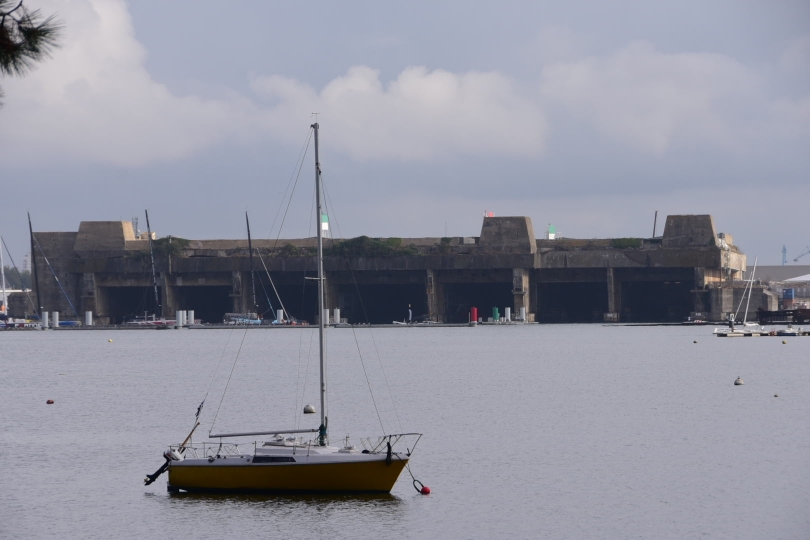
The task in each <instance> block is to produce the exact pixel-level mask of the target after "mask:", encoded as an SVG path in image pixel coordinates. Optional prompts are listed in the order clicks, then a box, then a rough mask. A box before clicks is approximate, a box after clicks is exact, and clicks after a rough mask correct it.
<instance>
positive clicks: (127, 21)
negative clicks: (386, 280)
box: [0, 0, 546, 166]
mask: <svg viewBox="0 0 810 540" xmlns="http://www.w3.org/2000/svg"><path fill="white" fill-rule="evenodd" d="M38 7H40V8H41V9H42V11H43V12H44V13H53V12H57V11H62V13H60V16H61V17H63V18H65V19H66V35H65V39H64V43H63V46H62V47H61V48H60V49H59V50H58V51H57V52H56V53H55V55H54V58H52V59H49V60H47V61H46V62H44V63H43V64H41V65H40V66H38V67H37V69H36V70H35V71H34V72H33V73H32V74H30V75H29V76H28V77H26V78H23V79H9V80H7V81H5V82H4V84H5V89H6V94H7V98H6V102H7V104H6V107H5V108H4V109H3V111H2V112H0V114H2V124H0V159H3V160H5V161H6V162H16V163H26V162H31V161H32V160H38V161H42V160H43V159H50V160H52V161H60V162H61V161H64V160H74V161H80V162H81V161H89V162H95V163H107V164H114V165H122V166H139V165H145V164H149V163H152V162H155V161H165V160H176V159H182V158H187V157H189V156H192V155H194V154H195V153H199V152H200V151H202V150H204V149H206V148H208V147H211V146H213V145H216V144H220V143H222V142H223V141H225V140H229V139H233V138H240V139H245V138H247V139H250V138H257V137H259V136H261V135H263V134H266V133H269V134H271V135H273V136H275V137H276V138H277V139H279V140H282V141H290V142H292V143H295V144H298V143H299V142H300V141H299V140H298V139H300V137H299V136H298V135H300V129H301V127H302V124H303V125H304V126H305V125H306V122H307V121H309V119H310V113H311V112H314V111H317V112H320V113H323V117H322V118H323V123H324V124H327V123H328V125H329V128H330V131H332V132H333V133H340V134H341V136H340V139H339V140H338V141H336V142H337V145H336V148H337V149H340V150H343V151H345V152H347V153H348V154H350V155H351V156H352V157H354V158H356V159H360V160H365V159H388V158H397V159H416V160H428V159H435V158H441V157H443V156H458V155H471V154H485V155H495V156H504V155H506V156H512V155H521V156H536V155H539V154H540V153H541V152H542V148H543V145H544V141H545V135H546V123H545V120H544V118H543V115H542V113H541V111H540V110H539V107H538V105H537V104H536V103H533V102H531V101H529V100H528V99H526V98H523V97H521V95H520V92H519V89H518V88H517V86H516V84H515V83H514V82H512V81H510V80H509V79H508V78H507V77H505V76H503V75H500V74H497V73H479V72H470V73H464V74H455V73H451V72H448V71H444V70H435V71H428V70H426V69H425V68H420V67H413V68H408V69H405V70H404V71H403V72H402V73H400V75H399V76H398V78H397V79H396V80H394V81H392V82H391V83H389V84H388V85H384V84H383V83H382V82H381V81H380V78H379V72H377V71H376V70H373V69H371V68H368V67H365V66H357V67H353V68H351V69H349V70H348V72H347V73H346V75H344V76H342V77H338V78H336V79H334V80H332V81H331V82H329V83H328V84H327V85H326V86H325V87H324V88H323V89H322V90H320V91H316V90H314V89H313V88H311V87H309V86H308V85H306V84H304V83H301V82H298V81H295V80H292V79H286V78H283V77H279V76H269V77H256V78H255V79H254V80H253V88H254V89H255V90H257V91H258V92H260V93H261V94H263V95H265V96H269V97H272V99H273V100H274V103H272V104H269V105H267V104H262V105H266V107H265V108H261V107H259V106H258V105H257V103H256V102H254V101H253V100H251V99H248V98H246V97H244V96H240V95H238V94H236V93H231V94H229V95H227V96H225V98H223V99H205V98H202V97H198V96H194V95H188V96H179V95H176V94H173V93H172V92H171V91H170V90H169V89H168V88H167V87H166V86H164V85H163V84H161V83H159V82H157V81H155V80H154V79H152V77H151V76H150V74H149V72H148V71H147V69H146V68H145V60H146V51H145V49H144V48H143V46H142V45H141V44H140V43H139V42H138V40H137V39H136V37H135V33H134V29H133V25H132V21H131V17H130V14H129V12H128V10H127V6H126V4H125V3H124V2H123V1H119V0H106V1H105V0H74V1H72V2H70V3H69V4H67V5H66V4H64V3H59V2H55V1H50V2H48V1H43V2H41V5H38ZM293 138H294V139H295V140H292V139H293Z"/></svg>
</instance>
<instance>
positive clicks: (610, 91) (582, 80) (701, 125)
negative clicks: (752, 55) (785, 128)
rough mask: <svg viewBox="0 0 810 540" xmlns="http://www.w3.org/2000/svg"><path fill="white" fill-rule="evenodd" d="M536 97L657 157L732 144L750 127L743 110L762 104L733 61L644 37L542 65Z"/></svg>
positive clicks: (748, 76) (749, 77)
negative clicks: (679, 50) (657, 44)
mask: <svg viewBox="0 0 810 540" xmlns="http://www.w3.org/2000/svg"><path fill="white" fill-rule="evenodd" d="M541 95H542V97H543V99H545V100H547V101H548V102H551V103H561V104H562V105H563V106H565V107H566V108H567V110H568V111H569V112H570V113H571V114H573V115H574V116H577V117H579V118H583V119H585V120H586V121H588V122H590V123H592V124H593V125H594V126H595V127H596V128H597V129H598V130H599V132H601V133H602V134H603V135H605V136H607V137H608V138H611V139H615V140H618V141H621V142H622V143H624V144H627V145H630V146H631V147H633V148H636V149H637V150H640V151H642V152H646V153H651V154H653V155H658V156H660V155H663V154H664V153H666V152H667V151H668V150H670V149H671V148H672V147H673V146H675V145H678V144H695V143H698V144H710V145H713V146H718V147H729V146H735V145H737V144H738V143H740V142H742V141H741V138H742V137H744V136H746V135H747V134H750V133H752V132H753V131H754V130H753V129H752V127H753V126H750V125H747V122H746V121H747V120H748V119H750V109H749V110H748V111H746V108H748V107H751V106H754V107H755V108H758V107H761V106H762V102H761V101H762V100H761V96H759V81H758V79H757V77H756V76H755V75H754V74H753V73H752V72H751V71H750V70H749V69H748V68H746V66H744V65H743V64H741V63H740V62H738V61H736V60H734V59H732V58H729V57H727V56H724V55H720V54H706V53H683V54H668V53H661V52H658V51H656V50H655V48H654V47H653V46H652V45H651V44H649V43H646V42H636V43H632V44H630V45H628V46H626V47H624V48H622V49H620V50H618V51H616V52H615V53H613V54H610V55H607V56H604V57H590V58H586V59H583V60H577V61H573V62H564V63H556V64H551V65H548V66H546V67H545V68H544V69H543V71H542V76H541ZM757 101H759V102H760V103H757Z"/></svg>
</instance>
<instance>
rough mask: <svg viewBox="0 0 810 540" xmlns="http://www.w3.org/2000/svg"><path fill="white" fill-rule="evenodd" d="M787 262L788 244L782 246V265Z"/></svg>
mask: <svg viewBox="0 0 810 540" xmlns="http://www.w3.org/2000/svg"><path fill="white" fill-rule="evenodd" d="M786 264H787V246H784V245H783V246H782V266H785V265H786Z"/></svg>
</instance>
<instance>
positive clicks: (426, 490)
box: [413, 478, 430, 495]
mask: <svg viewBox="0 0 810 540" xmlns="http://www.w3.org/2000/svg"><path fill="white" fill-rule="evenodd" d="M417 484H418V485H417ZM413 487H414V489H415V490H416V491H418V492H419V493H421V494H422V495H430V488H429V487H427V486H426V485H424V484H423V483H422V482H420V481H419V480H417V479H416V478H414V479H413Z"/></svg>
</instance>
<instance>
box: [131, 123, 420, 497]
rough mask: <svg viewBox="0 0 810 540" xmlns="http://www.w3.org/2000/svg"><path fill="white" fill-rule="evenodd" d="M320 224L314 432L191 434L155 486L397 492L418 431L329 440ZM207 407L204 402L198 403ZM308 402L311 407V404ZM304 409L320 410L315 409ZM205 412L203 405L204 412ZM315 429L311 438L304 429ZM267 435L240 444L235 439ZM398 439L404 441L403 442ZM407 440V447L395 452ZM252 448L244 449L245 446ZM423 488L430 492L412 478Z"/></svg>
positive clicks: (170, 455)
mask: <svg viewBox="0 0 810 540" xmlns="http://www.w3.org/2000/svg"><path fill="white" fill-rule="evenodd" d="M311 127H312V129H313V130H314V137H315V183H316V190H315V191H316V206H317V208H316V217H317V223H318V224H320V221H321V216H322V214H323V212H322V208H321V189H322V188H321V170H320V163H319V160H318V127H319V126H318V124H317V123H315V124H313V125H312V126H311ZM316 228H317V229H318V255H317V257H318V262H317V266H318V280H317V281H318V313H319V314H320V316H319V317H318V336H319V348H320V382H321V385H320V388H321V390H320V406H321V408H320V426H318V427H314V428H311V429H270V430H263V431H256V432H250V433H218V434H209V438H210V439H213V441H211V442H207V443H197V444H192V443H190V442H189V441H190V440H191V435H192V434H193V433H194V429H196V428H197V426H199V423H197V424H196V425H195V427H194V429H192V432H191V433H190V434H189V436H188V437H187V438H186V440H185V441H183V443H181V444H179V445H176V446H170V447H169V450H167V451H166V452H165V453H164V458H165V459H166V462H165V464H164V465H163V466H162V467H161V468H160V469H158V471H157V472H155V473H154V474H152V475H148V476H147V477H146V479H145V480H144V483H145V484H146V485H149V484H151V483H152V482H154V481H155V479H156V478H157V477H158V476H159V475H160V474H161V473H163V472H164V471H166V470H168V473H169V480H168V485H167V489H168V490H169V491H170V492H176V491H180V490H183V491H189V492H209V491H229V492H381V493H387V492H389V491H391V489H392V488H393V486H394V483H395V482H396V480H397V478H398V477H399V475H400V473H401V472H402V469H403V468H405V466H406V465H407V464H408V461H409V459H410V457H411V454H412V452H413V449H414V447H415V446H416V443H418V441H419V439H420V438H421V436H422V435H421V434H420V433H400V434H385V435H382V436H380V437H377V438H374V439H363V440H361V445H362V447H363V448H362V449H360V448H357V447H355V446H354V445H350V444H349V442H348V439H347V440H345V442H344V444H343V445H342V446H332V445H330V444H329V434H328V417H327V415H326V404H327V402H326V382H325V379H326V373H325V364H324V332H325V328H324V325H325V317H324V315H323V313H324V272H323V232H322V228H321V227H320V226H318V227H316ZM200 407H202V405H201V406H200ZM308 407H309V406H308ZM304 412H314V411H312V409H309V410H307V409H306V408H305V411H304ZM198 416H199V409H198ZM305 433H311V434H313V438H312V440H309V441H305V440H304V439H303V434H305ZM261 436H268V437H269V438H268V439H266V440H257V441H251V442H248V443H238V444H237V443H236V442H233V439H239V438H247V437H261ZM397 443H400V444H399V445H397ZM406 444H407V446H408V447H407V448H405V451H401V450H398V449H397V446H399V447H402V446H405V445H406ZM240 447H241V448H248V449H249V451H248V452H245V451H243V450H242V449H241V448H240ZM414 487H416V488H417V489H418V490H420V491H421V492H422V493H429V489H428V488H426V487H424V486H422V485H421V483H420V482H419V481H418V480H416V479H414Z"/></svg>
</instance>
